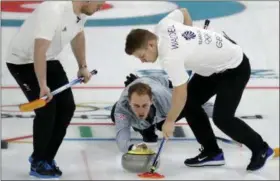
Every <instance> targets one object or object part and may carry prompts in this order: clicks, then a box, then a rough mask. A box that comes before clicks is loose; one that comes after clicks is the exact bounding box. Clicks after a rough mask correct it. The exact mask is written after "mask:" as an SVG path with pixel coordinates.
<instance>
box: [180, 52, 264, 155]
mask: <svg viewBox="0 0 280 181" xmlns="http://www.w3.org/2000/svg"><path fill="white" fill-rule="evenodd" d="M250 74H251V67H250V63H249V60H248V58H247V57H246V55H243V60H242V63H241V64H240V65H239V66H238V67H237V68H235V69H229V70H226V71H225V72H223V73H218V74H213V75H211V76H210V77H203V76H200V75H198V74H194V76H193V77H192V79H191V80H190V82H189V83H188V98H187V102H186V105H185V107H184V110H183V112H184V114H185V117H186V119H187V121H188V123H189V125H190V128H191V129H192V131H193V133H194V135H195V137H196V138H197V140H198V142H199V143H200V144H201V145H202V146H203V147H204V149H205V150H209V151H216V150H217V149H218V145H217V142H216V139H215V135H214V133H213V130H212V128H211V125H210V122H209V119H208V116H207V115H206V113H205V112H204V110H203V109H202V105H203V104H204V103H205V102H207V101H208V100H209V99H210V98H211V97H212V96H214V95H216V100H215V104H214V110H213V121H214V124H215V125H216V126H217V127H218V128H219V129H220V130H221V131H223V132H224V133H225V134H226V135H228V136H229V137H231V138H232V139H233V140H236V141H238V142H240V143H242V144H244V145H246V146H247V147H248V148H250V149H251V150H252V151H256V150H258V149H259V148H261V147H262V146H263V139H262V137H261V136H260V135H259V134H258V133H256V132H255V131H254V130H253V129H252V128H250V127H249V126H248V125H247V124H246V123H244V122H243V121H242V120H240V119H239V118H237V117H235V112H236V109H237V107H238V105H239V102H240V100H241V98H242V94H243V91H244V89H245V87H246V84H247V82H248V80H249V78H250Z"/></svg>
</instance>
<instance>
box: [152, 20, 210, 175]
mask: <svg viewBox="0 0 280 181" xmlns="http://www.w3.org/2000/svg"><path fill="white" fill-rule="evenodd" d="M209 24H210V20H209V19H206V20H205V22H204V26H203V28H204V29H207V28H208V26H209ZM164 142H165V138H164V137H163V139H162V141H161V143H160V146H159V149H158V152H157V155H156V157H155V159H154V162H153V166H152V169H151V172H153V171H154V168H155V167H156V164H157V160H158V157H159V155H160V152H161V150H162V147H163V144H164Z"/></svg>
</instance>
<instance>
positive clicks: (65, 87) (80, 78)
mask: <svg viewBox="0 0 280 181" xmlns="http://www.w3.org/2000/svg"><path fill="white" fill-rule="evenodd" d="M90 73H91V74H92V75H95V74H97V70H95V69H94V70H92V71H91V72H90ZM83 79H84V77H79V78H77V79H74V80H72V81H71V82H69V83H68V84H66V85H64V86H62V87H60V88H58V89H56V90H54V91H53V92H51V94H52V95H53V96H54V95H56V94H58V93H60V92H62V91H64V90H66V89H68V88H69V87H72V86H73V85H75V84H78V83H80V82H82V81H83ZM41 99H47V96H43V97H42V98H41Z"/></svg>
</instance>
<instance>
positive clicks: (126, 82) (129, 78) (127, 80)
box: [124, 74, 139, 87]
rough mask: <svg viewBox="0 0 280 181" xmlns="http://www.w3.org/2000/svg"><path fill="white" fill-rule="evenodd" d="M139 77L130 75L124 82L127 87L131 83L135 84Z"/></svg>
mask: <svg viewBox="0 0 280 181" xmlns="http://www.w3.org/2000/svg"><path fill="white" fill-rule="evenodd" d="M138 78H139V77H137V76H136V75H134V74H129V76H126V81H125V82H124V85H125V87H127V86H128V85H129V84H130V83H131V82H133V81H134V80H136V79H138Z"/></svg>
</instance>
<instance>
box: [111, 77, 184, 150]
mask: <svg viewBox="0 0 280 181" xmlns="http://www.w3.org/2000/svg"><path fill="white" fill-rule="evenodd" d="M127 78H128V79H127V81H126V82H125V85H126V88H125V89H124V91H123V92H122V94H121V96H120V98H119V100H118V101H117V102H116V103H115V105H114V106H113V108H112V111H111V119H112V121H113V122H115V124H116V141H117V145H118V147H119V149H120V150H121V151H122V152H127V151H129V150H132V149H136V148H137V147H138V148H139V147H142V148H143V147H144V148H145V147H147V144H145V143H156V142H157V139H158V136H157V135H156V133H155V131H156V129H157V130H160V131H161V129H162V125H163V123H164V121H165V118H166V115H167V112H168V110H169V109H170V105H171V95H172V84H171V82H170V81H169V80H168V78H167V77H153V76H146V77H140V78H138V77H136V76H134V75H130V76H128V77H127ZM128 84H129V85H128ZM182 115H183V114H182ZM181 118H183V116H181V115H180V116H179V117H178V119H177V121H178V120H180V119H181ZM131 127H132V128H133V129H134V130H135V131H137V132H139V133H140V134H141V135H142V136H143V141H144V143H141V144H138V145H134V144H132V143H130V138H131V132H130V128H131Z"/></svg>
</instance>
